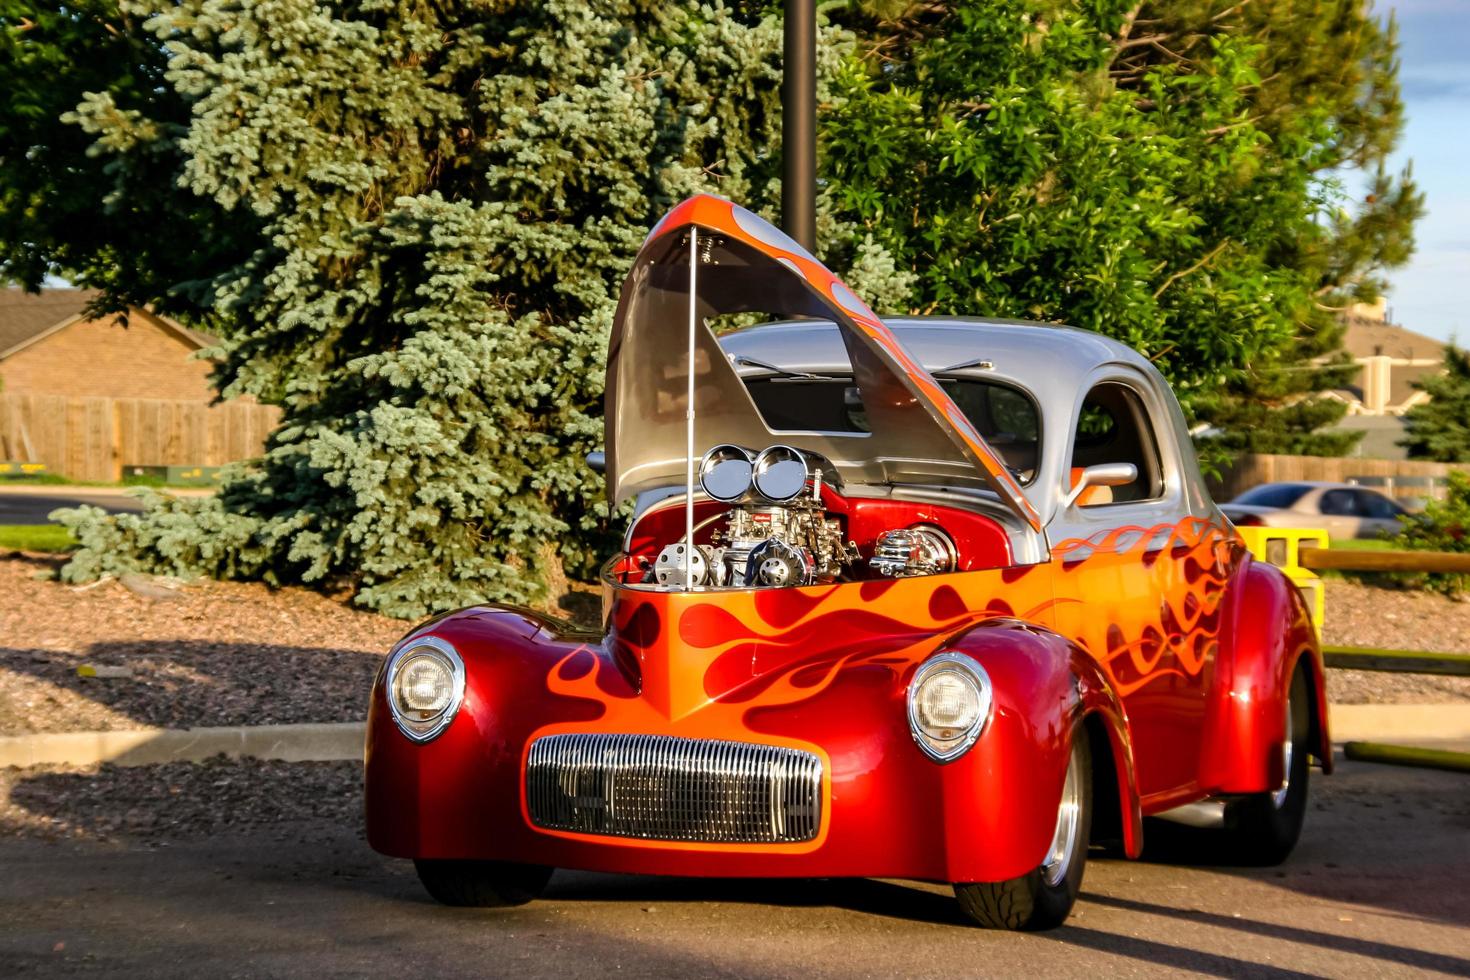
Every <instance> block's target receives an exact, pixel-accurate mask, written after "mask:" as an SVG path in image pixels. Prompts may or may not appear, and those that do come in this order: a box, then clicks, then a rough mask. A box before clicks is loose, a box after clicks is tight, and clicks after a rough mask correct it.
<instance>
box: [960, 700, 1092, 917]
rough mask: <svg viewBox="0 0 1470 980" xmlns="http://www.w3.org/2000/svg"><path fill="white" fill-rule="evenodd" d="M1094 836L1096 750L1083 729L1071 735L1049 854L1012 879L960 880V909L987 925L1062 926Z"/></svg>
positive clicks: (1079, 884)
mask: <svg viewBox="0 0 1470 980" xmlns="http://www.w3.org/2000/svg"><path fill="white" fill-rule="evenodd" d="M1091 836H1092V753H1091V750H1090V748H1089V745H1088V739H1087V733H1086V732H1085V731H1084V730H1082V729H1080V728H1079V729H1078V730H1077V732H1076V734H1075V735H1074V736H1073V738H1072V756H1071V759H1070V761H1069V762H1068V763H1067V776H1066V779H1065V780H1064V781H1063V784H1062V800H1061V803H1060V805H1059V806H1058V807H1057V824H1056V830H1055V831H1054V832H1053V833H1052V841H1051V847H1050V848H1049V849H1048V850H1047V852H1046V859H1045V860H1044V861H1042V863H1041V865H1040V866H1039V867H1037V868H1034V869H1032V870H1031V871H1029V872H1027V873H1026V874H1024V875H1021V876H1020V877H1019V878H1012V879H1011V880H1010V881H995V882H991V881H976V882H964V883H956V884H955V886H954V893H955V897H956V898H957V899H959V902H960V908H962V909H964V911H965V914H966V915H968V916H969V917H970V918H971V919H973V920H975V922H977V923H979V924H980V925H982V926H985V927H986V928H987V929H1027V930H1037V929H1052V928H1055V927H1056V926H1059V925H1061V924H1062V923H1063V922H1065V921H1066V920H1067V916H1068V915H1069V914H1071V911H1072V906H1073V905H1074V904H1075V903H1076V901H1077V892H1078V891H1079V890H1080V889H1081V887H1082V872H1083V870H1084V869H1085V868H1086V866H1087V847H1088V843H1089V841H1090V839H1091Z"/></svg>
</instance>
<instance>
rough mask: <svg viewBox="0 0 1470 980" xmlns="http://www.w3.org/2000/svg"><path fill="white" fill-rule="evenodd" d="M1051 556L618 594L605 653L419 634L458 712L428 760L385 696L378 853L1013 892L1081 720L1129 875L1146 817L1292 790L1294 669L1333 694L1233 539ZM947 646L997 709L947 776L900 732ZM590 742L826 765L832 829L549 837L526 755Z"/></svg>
mask: <svg viewBox="0 0 1470 980" xmlns="http://www.w3.org/2000/svg"><path fill="white" fill-rule="evenodd" d="M1055 551H1056V556H1055V558H1054V560H1053V561H1052V562H1051V563H1045V564H1039V565H1031V566H1018V567H1007V568H997V569H982V570H976V571H969V572H956V573H952V574H948V575H937V576H929V577H921V578H910V579H883V580H873V581H864V582H848V583H842V584H834V585H826V586H813V587H809V588H799V589H763V590H720V591H713V592H661V591H653V590H647V589H641V588H635V587H629V586H626V585H623V584H621V583H619V582H617V581H615V580H613V578H611V577H609V578H607V579H605V587H606V589H607V590H608V593H609V599H610V601H609V605H608V624H607V627H608V628H607V632H606V635H605V636H596V635H590V634H577V633H572V632H569V631H567V630H566V629H565V628H564V627H562V626H560V625H558V624H555V623H554V622H552V621H549V620H546V619H543V618H540V617H537V616H534V615H532V614H529V613H524V612H517V611H512V610H505V609H496V608H488V607H487V608H480V609H472V610H467V611H465V612H463V613H460V614H456V615H453V616H450V617H446V618H443V619H440V620H438V621H436V622H433V623H430V624H428V625H427V626H426V627H424V628H422V629H421V630H419V631H417V632H418V633H432V634H434V635H436V636H440V637H442V638H444V639H446V640H449V641H450V642H451V643H454V644H455V645H456V647H457V648H458V649H459V650H460V651H461V653H462V655H463V656H464V659H465V663H466V671H467V675H468V678H469V685H468V689H467V691H466V697H465V706H464V708H463V709H462V711H461V715H460V717H458V718H456V720H455V721H454V722H453V724H451V725H450V726H449V729H448V730H447V731H446V733H445V735H443V736H441V737H440V738H439V739H438V740H436V741H434V742H432V743H429V744H428V745H422V746H420V745H412V744H410V743H409V742H408V740H407V739H405V738H404V737H403V736H402V735H400V734H399V733H398V732H397V730H396V729H395V728H394V726H393V724H392V722H391V720H390V719H389V717H388V712H387V708H386V702H385V701H384V692H383V691H382V688H381V682H380V684H379V686H378V688H377V689H376V690H375V692H374V699H373V707H372V715H371V718H370V723H369V729H370V734H369V743H368V755H367V787H368V817H369V820H368V827H369V839H370V841H371V842H372V844H373V846H374V847H376V848H378V849H379V850H382V851H385V852H387V853H390V854H398V855H403V856H415V857H450V856H458V857H477V858H498V859H511V860H522V861H533V862H541V863H547V864H552V865H556V866H562V867H579V868H586V869H593V870H607V871H635V872H644V873H661V874H712V875H761V876H779V875H798V876H806V875H834V876H835V875H891V876H900V877H911V878H924V879H934V880H947V881H967V880H1001V879H1005V878H1009V877H1014V876H1015V875H1017V874H1021V873H1024V872H1025V871H1026V870H1027V869H1028V868H1030V867H1034V866H1035V865H1036V864H1038V863H1039V861H1040V857H1041V855H1042V853H1043V852H1044V850H1045V847H1046V845H1047V842H1048V841H1049V839H1050V834H1051V826H1052V822H1053V821H1054V816H1055V808H1056V801H1057V799H1058V797H1059V795H1060V792H1061V782H1062V777H1063V775H1064V772H1065V764H1066V759H1067V756H1068V752H1069V749H1070V745H1071V739H1072V738H1073V737H1074V736H1075V733H1076V732H1077V731H1078V725H1079V723H1080V722H1081V721H1082V720H1083V719H1084V718H1087V719H1090V720H1091V721H1092V722H1094V723H1096V724H1099V725H1100V726H1101V728H1100V731H1101V732H1102V733H1103V734H1104V735H1105V736H1106V739H1107V744H1108V745H1109V747H1110V748H1111V749H1112V752H1113V758H1114V761H1115V764H1116V769H1117V774H1118V789H1119V792H1118V799H1119V800H1120V801H1121V806H1122V811H1121V813H1120V814H1119V816H1120V818H1121V824H1122V827H1123V829H1124V836H1125V843H1126V846H1127V850H1128V852H1129V853H1130V854H1134V855H1136V854H1137V853H1138V851H1139V849H1140V847H1141V843H1142V837H1141V830H1140V818H1141V816H1142V814H1144V813H1149V812H1157V811H1159V810H1162V809H1165V808H1167V807H1169V806H1174V805H1178V804H1180V803H1183V802H1188V801H1190V800H1194V799H1200V798H1203V797H1205V796H1208V795H1212V794H1214V793H1220V792H1258V791H1262V790H1265V789H1269V788H1272V787H1274V786H1275V785H1277V784H1278V783H1279V781H1280V779H1281V777H1282V773H1281V771H1280V752H1279V745H1280V739H1281V738H1282V737H1283V724H1282V717H1283V715H1284V712H1283V709H1282V701H1281V696H1282V695H1281V692H1282V691H1283V690H1284V689H1285V684H1286V681H1287V679H1288V678H1289V677H1290V671H1291V670H1292V668H1293V665H1294V663H1295V658H1296V657H1297V656H1299V655H1302V654H1306V655H1307V656H1309V657H1310V658H1311V661H1310V662H1311V664H1312V666H1313V670H1314V671H1315V672H1316V673H1315V676H1316V677H1317V678H1320V676H1321V673H1320V670H1321V663H1320V658H1319V656H1318V655H1317V652H1316V645H1315V640H1314V637H1313V634H1312V632H1311V627H1310V623H1309V622H1308V621H1307V619H1306V618H1305V608H1304V606H1303V605H1302V603H1301V600H1300V596H1299V594H1298V593H1297V592H1296V590H1295V589H1294V588H1292V587H1291V586H1290V584H1289V583H1286V582H1285V580H1284V579H1283V578H1282V577H1281V575H1280V574H1279V572H1278V571H1277V570H1276V569H1274V568H1272V567H1271V566H1266V565H1260V564H1255V563H1254V562H1253V561H1252V560H1251V559H1250V558H1249V556H1248V555H1246V553H1245V552H1244V550H1243V549H1242V548H1241V547H1240V545H1239V541H1238V539H1237V538H1236V536H1235V535H1234V532H1233V531H1232V530H1231V529H1230V528H1229V527H1228V525H1227V526H1221V525H1215V524H1209V523H1205V522H1199V521H1194V520H1190V521H1187V522H1184V523H1182V524H1180V525H1177V526H1160V527H1154V528H1120V529H1117V530H1115V531H1112V532H1109V533H1108V534H1106V535H1103V536H1100V537H1099V538H1098V539H1097V540H1091V541H1071V542H1064V543H1063V544H1061V545H1059V546H1058V547H1057V548H1056V549H1055ZM1104 583H1109V584H1110V588H1111V589H1112V591H1110V592H1108V593H1106V596H1107V598H1106V599H1105V600H1102V601H1100V599H1101V598H1102V595H1101V594H1100V593H1099V592H1097V591H1096V590H1097V589H1098V588H1099V587H1100V586H1101V585H1103V584H1104ZM941 649H946V650H950V649H952V650H960V651H963V652H965V653H967V654H969V655H970V656H972V657H974V658H975V659H977V660H978V661H979V662H980V663H982V664H983V665H984V666H985V668H986V670H987V671H988V672H989V673H990V675H991V679H992V681H993V683H994V686H995V692H996V710H995V715H994V717H993V720H992V721H991V723H990V726H989V727H988V729H987V730H986V732H985V733H984V734H983V735H982V736H981V738H980V740H979V742H978V743H977V744H976V747H975V748H974V749H973V750H972V751H971V752H970V753H968V754H967V755H965V756H964V757H962V758H961V759H959V760H958V761H956V762H954V763H952V764H949V765H945V766H937V765H935V764H933V763H931V762H929V761H928V760H927V759H926V758H925V757H924V756H923V755H922V753H921V752H920V751H919V749H918V748H917V746H915V745H914V744H913V741H912V739H911V737H910V735H909V732H908V729H907V724H906V720H905V711H904V692H905V690H906V687H907V683H908V680H909V678H910V677H911V676H912V674H913V672H914V670H915V669H916V668H917V666H918V665H919V664H920V663H921V662H922V661H923V660H924V659H925V658H926V657H928V656H929V655H931V654H933V653H935V652H936V651H939V650H941ZM1319 708H1320V705H1319ZM1319 717H1325V715H1321V716H1319ZM578 731H597V732H636V733H652V734H669V735H679V736H684V737H693V738H735V739H741V740H746V741H754V742H762V743H766V744H773V745H787V746H791V747H795V748H801V749H806V750H808V751H814V752H816V753H818V755H820V756H821V757H822V759H823V762H824V766H825V767H826V771H827V773H828V779H827V783H826V786H825V798H824V806H823V823H822V827H821V831H820V833H819V835H818V837H817V838H816V839H815V840H814V841H811V842H806V843H803V844H778V845H751V844H746V845H710V844H685V843H677V842H652V841H640V840H630V839H626V838H598V837H590V836H586V835H578V834H573V833H566V832H560V831H545V830H539V829H536V828H533V827H532V826H531V825H530V821H529V819H528V816H527V814H526V812H525V802H524V799H523V779H522V771H523V767H524V762H525V757H526V755H527V753H528V751H529V746H530V743H531V742H532V741H534V740H535V739H536V738H539V737H541V736H543V735H549V734H555V733H563V732H578ZM1189 732H1194V733H1195V734H1194V735H1193V736H1192V737H1187V736H1188V733H1189ZM1325 739H1326V733H1325V728H1323V730H1321V745H1322V748H1321V750H1320V751H1321V752H1322V753H1323V755H1322V758H1324V759H1329V758H1330V753H1329V752H1328V751H1327V749H1326V741H1325ZM1171 780H1172V781H1171Z"/></svg>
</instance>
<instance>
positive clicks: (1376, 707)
mask: <svg viewBox="0 0 1470 980" xmlns="http://www.w3.org/2000/svg"><path fill="white" fill-rule="evenodd" d="M1330 710H1331V719H1330V725H1331V728H1332V739H1333V741H1334V742H1348V741H1383V740H1391V741H1392V740H1398V741H1403V740H1410V741H1443V740H1452V739H1470V703H1466V704H1334V705H1332V706H1331V709H1330ZM365 727H366V726H364V725H363V723H362V722H345V723H340V724H328V725H240V726H233V727H229V728H185V729H170V728H134V729H126V730H122V731H115V732H62V733H58V734H52V735H12V736H7V737H3V738H0V767H5V766H19V767H25V766H41V765H65V766H91V765H96V764H98V763H102V762H110V763H112V764H113V765H117V766H147V765H155V764H157V763H161V762H198V761H200V760H202V759H208V758H210V757H212V756H216V755H221V754H223V755H227V756H230V757H232V758H251V759H277V760H280V761H282V762H339V761H345V760H349V759H361V758H362V749H363V740H364V738H365V735H366V732H365Z"/></svg>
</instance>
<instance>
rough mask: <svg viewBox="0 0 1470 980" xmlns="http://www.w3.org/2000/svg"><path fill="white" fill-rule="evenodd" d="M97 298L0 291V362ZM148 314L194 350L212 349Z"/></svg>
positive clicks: (192, 333) (89, 292) (81, 293)
mask: <svg viewBox="0 0 1470 980" xmlns="http://www.w3.org/2000/svg"><path fill="white" fill-rule="evenodd" d="M97 295H98V290H95V289H44V290H42V291H41V292H39V293H28V292H26V291H25V290H23V289H16V288H14V287H10V288H6V289H0V360H4V359H5V358H7V357H9V356H10V355H11V354H14V353H16V352H17V351H19V350H21V349H22V348H25V347H28V346H30V345H31V344H33V343H35V342H36V341H38V340H40V339H41V338H42V337H44V336H46V335H47V334H49V333H51V332H52V331H54V330H56V329H58V328H60V327H62V326H65V325H66V324H67V323H70V322H71V321H72V320H74V319H75V318H77V317H79V316H81V315H82V314H83V312H84V311H85V310H86V308H87V304H88V303H90V302H91V301H92V300H93V299H95V298H96V297H97ZM149 315H150V316H152V317H154V319H156V320H158V321H159V322H161V323H162V324H163V325H164V326H166V327H168V328H169V329H170V330H172V331H174V332H176V333H177V334H179V336H181V337H183V338H184V340H186V341H187V342H188V343H190V344H193V345H194V346H195V347H212V346H214V344H215V343H216V342H217V341H216V340H215V338H214V337H211V336H210V335H208V334H204V333H200V332H199V331H197V330H190V329H189V328H188V327H186V326H184V325H183V324H180V323H176V322H174V321H173V320H170V319H169V318H168V317H165V316H159V315H158V314H155V313H150V314H149Z"/></svg>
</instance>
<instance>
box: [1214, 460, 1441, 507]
mask: <svg viewBox="0 0 1470 980" xmlns="http://www.w3.org/2000/svg"><path fill="white" fill-rule="evenodd" d="M1454 470H1459V471H1461V472H1464V473H1470V464H1465V463H1426V462H1423V461H1421V460H1408V459H1355V458H1354V457H1351V456H1273V455H1270V454H1267V453H1246V454H1245V455H1243V456H1241V457H1240V458H1239V459H1237V460H1236V461H1235V463H1234V464H1233V465H1232V466H1231V467H1230V468H1229V469H1228V470H1226V471H1225V472H1224V473H1222V474H1221V476H1220V478H1219V479H1212V480H1210V481H1209V483H1210V490H1211V492H1212V493H1213V494H1214V495H1215V499H1216V500H1230V499H1232V498H1234V497H1235V496H1236V495H1237V494H1240V493H1243V492H1244V491H1246V490H1249V489H1250V488H1251V487H1253V486H1255V485H1256V484H1258V483H1277V482H1282V481H1295V480H1330V481H1332V482H1334V483H1359V484H1362V485H1364V486H1372V487H1377V488H1378V489H1380V490H1383V491H1384V492H1385V493H1388V494H1389V495H1391V496H1396V497H1437V496H1439V495H1440V493H1441V491H1442V488H1443V486H1444V483H1445V480H1446V478H1447V477H1448V476H1449V475H1450V473H1451V472H1452V471H1454Z"/></svg>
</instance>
